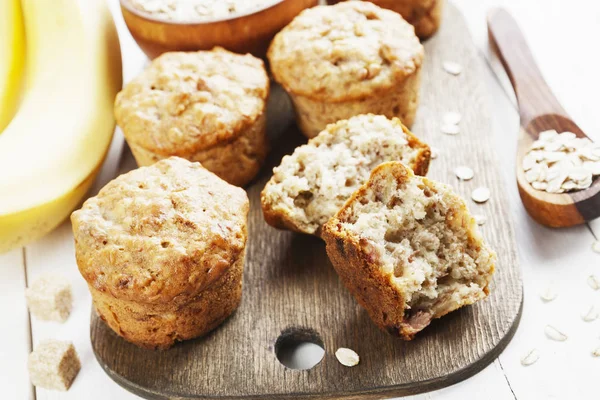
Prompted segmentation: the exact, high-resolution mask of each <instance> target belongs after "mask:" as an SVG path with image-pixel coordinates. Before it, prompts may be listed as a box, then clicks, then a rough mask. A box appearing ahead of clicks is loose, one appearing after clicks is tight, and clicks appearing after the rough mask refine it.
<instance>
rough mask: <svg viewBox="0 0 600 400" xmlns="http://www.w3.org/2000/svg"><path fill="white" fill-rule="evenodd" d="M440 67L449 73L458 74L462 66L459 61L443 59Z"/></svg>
mask: <svg viewBox="0 0 600 400" xmlns="http://www.w3.org/2000/svg"><path fill="white" fill-rule="evenodd" d="M442 67H443V68H444V71H446V72H447V73H449V74H451V75H455V76H456V75H460V73H461V72H462V66H461V65H460V64H459V63H456V62H453V61H444V62H443V63H442Z"/></svg>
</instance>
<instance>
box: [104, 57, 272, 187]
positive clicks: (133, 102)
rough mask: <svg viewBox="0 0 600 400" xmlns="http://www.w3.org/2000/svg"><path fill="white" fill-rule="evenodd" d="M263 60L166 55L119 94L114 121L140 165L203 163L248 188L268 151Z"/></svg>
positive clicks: (233, 183)
mask: <svg viewBox="0 0 600 400" xmlns="http://www.w3.org/2000/svg"><path fill="white" fill-rule="evenodd" d="M268 95H269V79H268V77H267V73H266V71H265V67H264V63H263V62H262V60H260V59H258V58H255V57H253V56H251V55H249V54H247V55H239V54H235V53H231V52H229V51H226V50H224V49H221V48H215V49H213V50H212V51H198V52H173V53H165V54H163V55H161V56H160V57H158V58H156V59H154V60H153V61H152V63H151V64H150V66H149V67H148V68H146V70H144V71H143V72H142V73H141V74H140V75H138V76H137V77H136V78H135V79H133V80H132V81H131V82H130V83H128V84H127V85H126V86H125V87H124V88H123V90H122V91H121V92H120V93H119V94H118V95H117V99H116V102H115V117H116V120H117V124H118V125H119V126H120V127H121V129H122V130H123V133H124V135H125V138H126V139H127V142H128V143H129V146H130V147H131V151H132V152H133V155H134V156H135V159H136V161H137V163H138V165H140V166H147V165H150V164H152V163H154V162H156V161H158V160H161V159H163V158H168V157H170V156H178V157H183V158H185V159H187V160H190V161H199V162H201V163H202V165H203V166H204V167H205V168H206V169H208V170H209V171H211V172H214V173H215V174H217V175H218V176H219V177H221V178H222V179H224V180H226V181H227V182H229V183H231V184H232V185H237V186H243V185H245V184H247V183H248V182H250V181H251V180H252V179H253V178H254V177H255V176H256V174H257V173H258V171H259V170H260V167H261V165H262V163H263V161H264V159H265V157H266V154H267V138H266V131H265V122H266V112H265V111H266V110H265V107H266V101H267V98H268Z"/></svg>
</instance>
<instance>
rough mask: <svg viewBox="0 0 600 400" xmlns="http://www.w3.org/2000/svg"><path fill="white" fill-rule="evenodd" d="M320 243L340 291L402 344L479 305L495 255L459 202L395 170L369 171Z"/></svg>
mask: <svg viewBox="0 0 600 400" xmlns="http://www.w3.org/2000/svg"><path fill="white" fill-rule="evenodd" d="M322 237H323V239H324V240H325V242H326V243H327V254H328V255H329V258H330V259H331V262H332V263H333V266H334V267H335V269H336V271H337V272H338V274H339V276H340V278H341V279H342V281H343V283H344V285H345V286H346V287H347V288H348V289H349V290H350V292H351V293H352V294H353V295H354V296H355V297H356V299H357V300H358V302H359V303H360V304H361V305H362V306H363V307H364V308H365V309H366V310H367V311H368V313H369V315H370V317H371V319H372V320H373V321H374V322H375V324H376V325H378V326H379V327H380V328H382V329H384V330H386V331H388V332H390V333H393V334H396V335H399V336H400V337H402V338H403V339H405V340H410V339H412V338H413V337H414V336H415V335H416V334H417V333H418V332H420V331H421V330H423V329H424V328H425V327H426V326H427V325H429V323H430V322H431V320H432V319H434V318H440V317H442V316H443V315H445V314H447V313H449V312H451V311H454V310H456V309H458V308H460V307H462V306H465V305H469V304H473V303H475V302H476V301H478V300H481V299H483V298H485V297H486V296H487V294H488V287H489V283H490V281H491V279H492V274H493V273H494V264H495V261H496V255H495V253H494V251H492V250H491V249H490V248H489V247H488V246H487V245H486V244H485V242H484V241H483V238H482V237H481V236H480V235H479V233H478V232H477V225H476V223H475V220H474V218H473V217H472V216H471V214H470V213H469V211H468V210H467V207H466V205H465V202H464V201H463V200H462V199H461V198H460V197H459V196H458V195H457V194H455V193H454V192H453V191H452V189H451V188H450V187H448V186H446V185H444V184H441V183H437V182H433V181H431V180H429V179H426V178H422V177H419V176H415V175H414V174H413V172H412V171H411V170H410V169H409V168H406V167H405V166H404V165H402V164H401V163H399V162H388V163H384V164H381V165H380V166H378V167H377V168H375V169H374V170H373V172H372V174H371V177H370V178H369V180H368V181H367V182H366V183H365V184H364V185H363V186H362V187H361V188H360V189H358V190H357V191H356V192H355V193H354V194H353V195H352V197H351V198H350V199H349V200H348V202H347V203H346V204H345V205H344V206H343V207H342V208H341V209H340V210H339V212H338V213H337V214H336V215H335V216H334V217H332V218H331V219H330V220H329V221H328V222H327V224H326V225H325V226H324V228H323V233H322Z"/></svg>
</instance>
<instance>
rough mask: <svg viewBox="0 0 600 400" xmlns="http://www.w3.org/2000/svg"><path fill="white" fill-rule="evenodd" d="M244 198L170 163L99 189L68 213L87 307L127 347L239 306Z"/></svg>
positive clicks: (150, 343)
mask: <svg viewBox="0 0 600 400" xmlns="http://www.w3.org/2000/svg"><path fill="white" fill-rule="evenodd" d="M248 208H249V203H248V197H247V196H246V193H245V191H244V190H242V189H240V188H238V187H235V186H232V185H230V184H228V183H227V182H225V181H223V180H221V179H220V178H219V177H217V176H216V175H215V174H213V173H211V172H209V171H208V170H206V169H204V168H203V167H202V166H201V165H200V164H199V163H191V162H189V161H187V160H184V159H182V158H178V157H171V158H168V159H165V160H161V161H159V162H157V163H155V164H153V165H152V166H150V167H142V168H138V169H136V170H134V171H132V172H129V173H127V174H124V175H121V176H119V177H118V178H116V179H114V180H113V181H111V182H110V183H108V184H107V185H106V186H105V187H104V188H103V189H102V190H101V191H100V193H98V195H97V196H96V197H93V198H91V199H89V200H87V201H86V202H85V203H84V205H83V207H82V208H81V210H78V211H75V212H74V213H73V214H72V215H71V221H72V223H73V233H74V235H75V252H76V258H77V265H78V266H79V271H80V272H81V275H82V276H83V277H84V278H85V280H86V281H87V283H88V286H89V289H90V292H91V294H92V299H93V302H94V306H95V308H96V310H97V312H98V314H99V315H100V317H101V318H102V319H103V320H104V321H105V322H106V323H107V324H108V326H109V327H110V328H112V330H113V331H115V332H116V333H117V334H118V335H120V336H122V337H123V338H125V339H126V340H128V341H130V342H132V343H135V344H136V345H139V346H142V347H148V348H160V349H164V348H168V347H170V346H171V345H173V344H174V343H175V342H177V341H181V340H186V339H191V338H195V337H198V336H201V335H204V334H205V333H207V332H209V331H210V330H212V329H213V328H215V327H217V326H218V325H219V324H220V323H221V322H223V320H225V319H226V318H227V317H228V316H229V315H230V314H231V313H232V312H233V311H234V310H235V309H236V308H237V307H238V305H239V303H240V299H241V295H242V271H243V267H244V256H245V247H246V237H247V228H246V225H247V217H248Z"/></svg>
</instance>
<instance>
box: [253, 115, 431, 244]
mask: <svg viewBox="0 0 600 400" xmlns="http://www.w3.org/2000/svg"><path fill="white" fill-rule="evenodd" d="M430 154H431V152H430V149H429V146H427V145H426V144H425V143H423V142H422V141H420V140H419V139H418V138H417V137H416V136H414V135H413V134H412V133H411V132H410V131H409V130H408V129H407V128H406V127H405V126H404V125H402V123H401V122H400V120H399V119H397V118H393V119H391V120H390V119H388V118H386V117H384V116H381V115H372V114H365V115H359V116H356V117H352V118H350V119H348V120H342V121H338V122H337V123H335V124H331V125H329V126H327V129H325V130H324V131H323V132H321V133H320V134H319V135H318V136H316V137H315V138H313V139H311V140H309V142H308V143H307V144H305V145H303V146H300V147H298V148H296V150H295V151H294V153H293V154H292V155H288V156H285V157H283V160H282V161H281V164H280V165H279V166H278V167H276V168H275V169H274V170H273V176H272V177H271V179H270V180H269V182H267V184H266V186H265V188H264V190H263V191H262V193H261V204H262V209H263V213H264V216H265V220H266V221H267V223H268V224H269V225H272V226H274V227H276V228H280V229H289V230H293V231H297V232H302V233H308V234H313V235H317V236H319V235H320V231H321V227H322V226H323V224H325V222H327V220H328V219H329V218H331V217H332V216H333V215H334V214H335V213H336V212H337V211H338V210H339V209H340V208H341V207H342V206H343V205H344V203H345V202H346V200H348V198H350V196H351V195H352V193H354V191H355V190H356V189H358V188H359V187H360V186H361V185H362V184H363V183H365V182H366V181H367V179H368V178H369V175H370V173H371V171H372V170H373V168H375V167H376V166H378V165H379V164H381V163H383V162H386V161H401V162H402V163H404V164H406V165H407V166H409V167H410V168H412V169H413V170H414V171H415V173H416V174H418V175H425V174H426V173H427V169H428V168H429V158H430Z"/></svg>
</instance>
